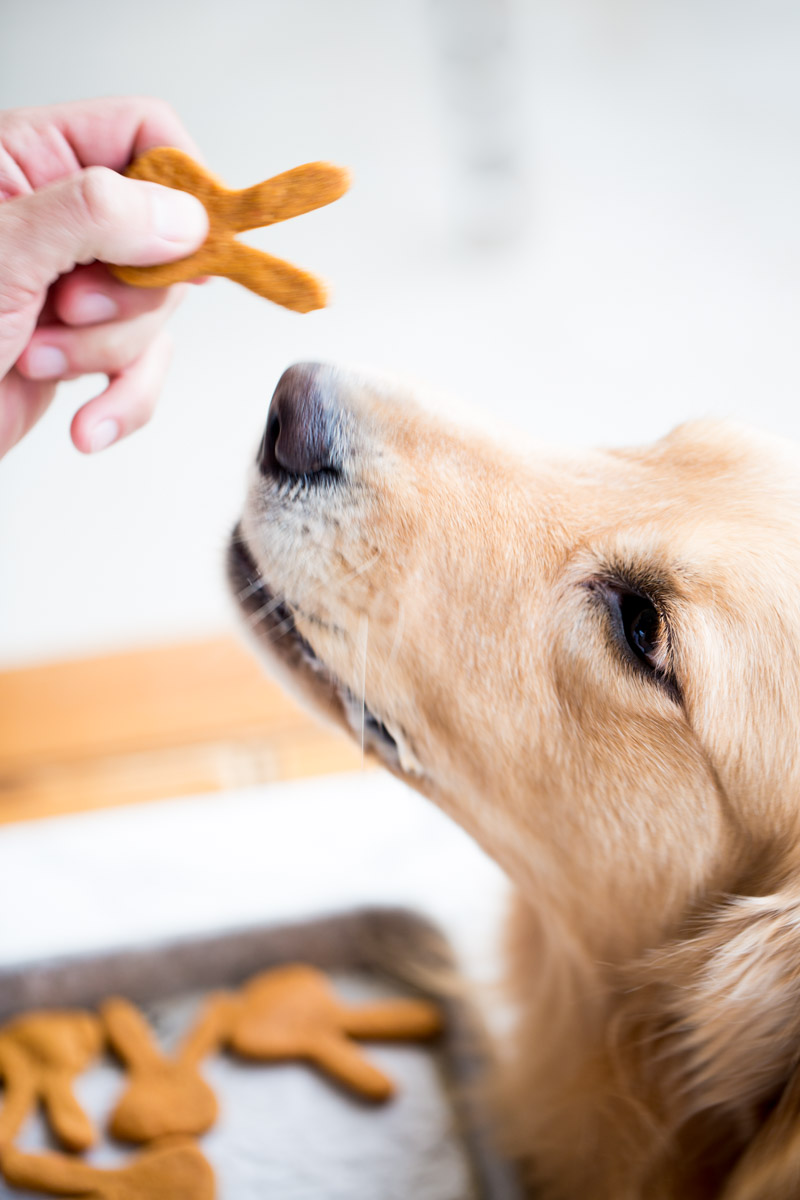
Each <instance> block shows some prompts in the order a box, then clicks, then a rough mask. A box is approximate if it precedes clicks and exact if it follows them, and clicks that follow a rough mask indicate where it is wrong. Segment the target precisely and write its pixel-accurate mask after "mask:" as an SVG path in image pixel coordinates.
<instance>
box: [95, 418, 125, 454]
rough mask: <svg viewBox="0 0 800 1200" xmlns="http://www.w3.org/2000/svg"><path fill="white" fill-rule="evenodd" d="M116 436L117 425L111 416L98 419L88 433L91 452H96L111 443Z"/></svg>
mask: <svg viewBox="0 0 800 1200" xmlns="http://www.w3.org/2000/svg"><path fill="white" fill-rule="evenodd" d="M118 437H119V425H118V424H117V422H116V421H114V420H112V418H111V417H106V419H105V420H104V421H98V422H97V424H96V425H95V427H94V429H93V430H92V432H91V433H90V434H89V449H90V451H91V452H92V454H96V453H97V451H98V450H105V449H106V447H107V446H111V445H113V443H114V442H115V441H116V440H117V438H118Z"/></svg>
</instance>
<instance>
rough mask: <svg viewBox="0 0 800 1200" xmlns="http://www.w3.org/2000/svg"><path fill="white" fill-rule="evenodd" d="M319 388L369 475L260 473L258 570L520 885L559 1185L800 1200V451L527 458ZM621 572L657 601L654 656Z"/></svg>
mask: <svg viewBox="0 0 800 1200" xmlns="http://www.w3.org/2000/svg"><path fill="white" fill-rule="evenodd" d="M316 380H317V385H318V386H320V387H322V388H323V389H324V390H326V391H327V393H328V394H329V395H333V396H335V407H336V412H337V418H336V419H337V436H338V437H339V438H340V441H341V445H342V447H344V451H343V452H344V461H345V462H346V469H344V470H343V472H342V475H341V478H339V479H338V480H337V481H336V482H335V483H334V484H332V485H331V484H326V485H325V486H315V485H314V484H313V482H312V483H309V482H308V481H307V480H305V481H300V482H299V483H298V484H296V485H289V484H287V483H286V482H283V483H281V482H276V481H275V480H273V479H265V478H264V477H262V476H261V475H260V474H259V473H258V472H257V471H254V472H253V474H252V478H251V482H250V487H249V492H248V498H247V502H246V506H245V510H244V515H243V518H242V521H241V524H240V526H239V527H238V531H237V534H236V537H235V541H234V550H233V551H232V554H233V555H234V557H235V554H236V547H239V548H240V550H241V553H242V554H244V556H245V558H244V567H243V566H242V563H241V562H240V563H239V566H238V568H235V567H232V569H231V578H232V581H233V586H234V588H235V589H236V590H237V592H238V594H239V596H240V602H241V604H242V607H243V608H244V610H245V612H246V614H247V616H248V620H249V622H250V624H251V626H252V627H253V628H254V631H255V632H256V634H257V635H258V636H259V640H260V642H261V643H262V644H263V646H264V648H265V649H266V650H267V652H268V657H269V659H270V660H271V662H272V665H273V667H274V668H275V669H277V670H278V671H279V672H282V673H283V674H284V676H285V677H286V678H287V679H288V680H289V682H290V683H292V684H293V685H294V686H295V687H296V688H298V689H299V690H300V691H301V692H302V693H303V694H304V695H305V697H306V699H307V700H309V701H310V702H311V703H312V704H313V705H314V706H315V707H316V708H317V709H318V710H319V711H320V712H321V713H322V714H323V715H325V716H328V717H332V718H333V719H334V720H337V721H339V722H340V723H342V724H344V725H345V726H346V727H348V728H352V729H353V730H354V732H355V735H356V737H360V736H362V726H361V722H360V720H359V717H360V715H361V714H360V706H361V703H362V701H363V703H364V706H365V714H366V715H365V716H364V718H363V719H364V725H363V736H365V738H366V741H367V744H368V745H369V744H370V743H371V742H372V743H374V744H375V748H376V749H377V751H378V753H380V754H381V755H382V757H383V758H384V761H386V763H387V765H388V766H389V767H390V769H392V770H394V771H395V772H396V773H398V774H400V775H401V776H402V777H403V778H405V779H407V780H408V781H409V782H410V783H412V784H413V786H415V787H417V788H418V789H419V790H420V791H422V792H423V793H424V794H425V795H426V796H428V797H430V799H431V800H433V801H434V802H435V803H436V804H438V805H440V806H441V807H442V808H443V809H444V810H445V811H446V812H448V813H449V814H451V816H452V817H454V818H455V820H457V821H458V822H459V823H460V824H461V825H463V826H464V827H465V828H466V829H467V830H468V831H469V832H470V833H471V834H472V835H473V836H474V837H475V838H476V839H477V840H478V841H479V842H480V843H481V845H482V846H483V847H484V848H485V849H486V850H487V851H488V853H489V854H491V855H492V856H493V857H494V858H495V859H496V860H497V862H499V863H500V864H501V866H502V867H503V868H504V869H505V871H506V872H507V873H508V875H509V876H510V878H511V879H512V881H513V882H514V884H515V885H516V889H515V890H516V897H517V898H516V904H515V911H514V914H513V917H512V919H511V922H510V925H509V931H508V953H509V963H510V975H511V982H512V987H513V994H514V997H515V1003H516V1012H517V1021H516V1028H515V1031H514V1034H513V1037H512V1038H511V1039H510V1040H509V1042H508V1044H507V1045H506V1046H504V1047H502V1048H501V1053H500V1066H499V1072H498V1081H497V1088H496V1090H497V1096H498V1105H499V1106H500V1107H499V1112H500V1113H501V1114H502V1115H501V1119H500V1120H499V1122H498V1125H499V1128H500V1130H501V1131H502V1134H503V1137H504V1139H505V1141H506V1144H507V1145H508V1147H509V1148H510V1150H511V1151H512V1152H513V1153H514V1154H515V1155H517V1156H518V1157H519V1158H520V1159H521V1160H522V1161H523V1162H524V1164H525V1169H526V1172H527V1176H528V1178H529V1179H530V1181H531V1183H532V1185H534V1184H535V1185H536V1188H537V1190H536V1192H535V1194H536V1195H537V1196H540V1197H542V1198H545V1200H585V1198H586V1197H592V1198H593V1200H640V1198H642V1200H644V1198H647V1200H695V1198H697V1200H700V1198H706V1197H720V1198H721V1200H756V1198H764V1200H767V1198H769V1200H788V1198H789V1197H795V1196H797V1195H798V1194H800V1066H798V1064H799V1063H800V754H798V752H797V748H796V731H797V728H798V725H799V724H800V672H798V664H799V663H800V455H798V452H797V451H796V450H795V449H794V447H792V446H790V445H788V444H786V443H784V442H781V441H780V440H778V439H775V438H771V437H768V436H765V435H762V434H757V433H755V432H753V431H751V430H746V429H742V428H739V427H735V426H731V425H727V424H723V423H714V422H698V423H692V424H689V425H684V426H682V427H680V428H679V429H677V430H676V431H675V432H673V433H671V434H670V435H669V436H667V437H665V438H664V439H663V440H661V441H659V442H657V443H656V444H655V445H653V446H648V447H645V448H640V449H632V450H623V451H594V452H581V453H564V452H555V451H553V450H552V449H549V448H542V447H535V446H532V447H525V448H519V447H518V446H517V448H509V445H508V441H507V440H506V443H505V444H503V442H502V441H497V440H495V439H492V438H491V437H490V436H489V435H488V434H487V433H486V432H484V431H479V430H477V429H476V428H474V427H472V426H464V425H463V424H461V423H459V422H457V421H455V420H453V419H451V418H450V417H449V416H448V415H446V414H443V413H441V412H439V411H434V410H433V409H432V408H431V407H429V406H428V404H427V403H421V402H420V401H419V400H418V398H417V397H415V396H413V395H411V394H410V393H409V392H405V391H404V390H403V389H401V388H399V387H398V386H396V385H393V384H389V383H386V382H383V381H374V380H370V379H367V378H365V377H361V376H358V375H355V374H349V373H345V372H338V371H334V370H333V369H329V368H324V369H320V370H319V371H318V372H317V375H316ZM248 562H249V563H250V569H249V570H246V569H245V568H246V567H247V563H248ZM607 581H611V582H610V583H607ZM245 584H246V586H245ZM606 586H608V587H611V588H612V589H618V588H630V589H632V590H633V591H635V592H638V593H641V594H642V595H646V596H647V597H651V598H652V597H655V601H654V603H655V605H656V607H657V609H658V612H659V615H660V616H663V618H664V628H663V629H662V630H661V631H660V634H659V638H660V640H659V649H658V656H659V657H658V662H657V664H656V668H655V670H654V671H652V672H651V671H649V669H648V670H643V669H642V668H641V664H639V663H636V662H634V661H633V660H632V658H631V657H630V655H626V653H625V649H624V646H623V647H621V646H620V644H619V636H618V633H617V634H615V632H614V629H613V628H612V627H611V624H610V617H609V612H608V608H607V605H606V603H605V601H604V599H603V595H602V592H603V588H605V587H606ZM279 600H280V601H282V607H280V608H278V609H276V604H277V603H278V601H279ZM270 606H271V607H270ZM276 614H277V615H276ZM278 618H280V619H278ZM298 635H299V636H298ZM301 639H302V640H301ZM312 652H313V655H312ZM670 681H671V682H670ZM443 886H446V880H443Z"/></svg>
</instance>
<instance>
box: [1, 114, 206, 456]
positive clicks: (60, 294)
mask: <svg viewBox="0 0 800 1200" xmlns="http://www.w3.org/2000/svg"><path fill="white" fill-rule="evenodd" d="M164 145H169V146H177V147H179V148H180V149H182V150H185V151H186V152H187V153H189V154H191V155H193V156H194V157H197V150H196V147H195V146H194V144H193V143H192V141H191V139H190V138H189V135H188V134H187V133H186V131H185V130H184V128H183V126H182V125H181V123H180V121H179V119H178V117H177V116H176V115H175V114H174V113H173V111H172V109H171V108H169V106H168V105H166V104H164V103H162V102H161V101H159V100H152V99H140V98H114V99H104V100H87V101H79V102H76V103H72V104H60V105H55V106H53V107H51V108H28V109H16V110H11V111H9V112H4V113H0V456H2V455H3V454H5V453H6V451H7V450H9V449H10V448H11V447H12V446H14V445H15V444H16V443H17V442H18V441H19V440H20V438H22V437H23V436H24V435H25V434H26V433H27V432H28V430H29V429H30V428H31V427H32V426H33V425H34V424H35V423H36V421H38V420H39V418H40V417H41V416H42V414H43V413H44V412H45V410H46V409H47V407H48V405H49V404H50V401H51V400H52V398H53V396H54V394H55V390H56V386H57V384H58V382H59V381H60V380H65V379H76V378H78V377H79V376H81V375H88V374H92V373H94V372H99V373H102V374H105V375H107V376H108V379H109V383H108V387H107V388H106V390H105V391H104V392H102V394H101V395H99V396H96V397H94V399H92V400H90V401H88V403H86V404H84V405H83V407H82V408H80V409H79V410H78V412H77V413H76V414H75V417H74V418H73V421H72V426H71V431H70V432H71V436H72V440H73V442H74V444H75V446H76V447H77V448H78V449H79V450H81V451H83V452H84V453H92V452H94V451H97V450H102V449H105V447H106V446H109V445H111V444H112V443H113V442H115V441H117V440H118V439H119V438H121V437H125V436H126V435H127V434H129V433H132V432H133V431H134V430H135V429H138V428H140V426H142V425H144V424H145V423H146V422H147V421H148V420H149V418H150V415H151V413H152V411H153V407H154V405H155V401H156V399H157V397H158V393H159V390H160V387H161V384H162V382H163V378H164V375H165V373H166V369H167V365H168V360H169V350H170V345H169V339H168V335H167V334H166V333H165V332H164V324H165V322H166V320H167V318H168V317H169V315H170V313H171V312H172V311H173V310H174V309H175V307H176V306H177V304H178V303H179V302H180V299H181V297H182V295H183V293H184V292H185V290H186V289H185V285H182V286H175V287H170V288H153V289H144V288H142V289H139V288H133V287H129V286H127V285H126V284H123V283H119V282H117V281H116V280H115V279H113V278H112V276H111V275H110V273H109V272H108V271H107V270H106V268H105V267H104V266H103V265H102V262H98V261H95V260H98V259H99V260H102V261H105V262H119V263H126V264H130V265H133V266H149V265H151V264H153V263H162V262H170V261H172V260H173V259H176V258H183V257H184V256H185V255H187V254H190V253H192V251H194V250H196V249H197V247H198V246H199V245H201V243H202V242H203V240H204V239H205V236H206V233H207V231H208V218H207V215H206V212H205V209H204V208H203V206H202V204H200V202H199V201H198V200H196V199H195V198H194V197H193V196H190V195H188V194H187V193H185V192H179V191H175V190H173V189H170V188H164V187H160V186H159V185H158V184H154V183H145V182H143V181H140V180H133V179H126V178H124V177H123V176H122V175H119V174H116V172H118V171H122V170H124V168H125V167H126V166H127V165H128V163H129V162H130V160H131V159H132V158H134V157H135V156H136V155H138V154H141V153H143V152H144V151H145V150H148V149H150V148H151V147H153V146H164Z"/></svg>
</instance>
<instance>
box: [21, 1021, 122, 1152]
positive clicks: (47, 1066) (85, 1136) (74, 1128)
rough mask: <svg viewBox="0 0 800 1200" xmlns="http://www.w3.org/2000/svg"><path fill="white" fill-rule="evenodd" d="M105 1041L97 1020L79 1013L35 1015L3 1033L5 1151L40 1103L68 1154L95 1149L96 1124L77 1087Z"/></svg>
mask: <svg viewBox="0 0 800 1200" xmlns="http://www.w3.org/2000/svg"><path fill="white" fill-rule="evenodd" d="M102 1040H103V1035H102V1030H101V1026H100V1022H99V1021H98V1019H97V1017H95V1016H93V1015H92V1014H91V1013H88V1012H80V1011H78V1010H74V1011H70V1010H64V1011H53V1012H38V1013H31V1014H29V1015H26V1016H23V1017H17V1018H16V1019H15V1020H13V1021H11V1022H9V1024H8V1025H4V1026H3V1027H2V1029H0V1076H2V1079H3V1083H4V1094H3V1105H2V1108H0V1149H2V1148H3V1147H5V1146H7V1145H9V1144H10V1143H11V1142H12V1141H13V1139H14V1138H15V1137H16V1135H17V1133H18V1132H19V1129H20V1128H21V1126H22V1124H23V1122H24V1121H25V1119H26V1117H27V1116H28V1114H29V1113H30V1112H31V1110H32V1109H33V1107H34V1106H35V1104H36V1101H37V1100H39V1101H40V1102H41V1104H42V1105H43V1107H44V1109H45V1112H46V1114H47V1117H48V1119H49V1121H50V1125H51V1126H52V1128H53V1131H54V1132H55V1134H56V1135H57V1136H58V1138H59V1139H60V1141H61V1142H63V1144H64V1145H65V1146H66V1147H67V1148H68V1149H70V1150H85V1149H87V1148H88V1147H89V1146H91V1145H92V1144H93V1142H94V1140H95V1133H94V1129H93V1127H92V1123H91V1121H90V1120H89V1118H88V1117H87V1115H86V1113H85V1112H84V1111H83V1109H82V1108H81V1106H80V1105H79V1104H78V1101H77V1100H76V1099H75V1096H74V1094H73V1091H72V1083H73V1080H74V1078H75V1076H76V1075H79V1074H80V1072H81V1071H83V1070H84V1069H85V1068H86V1067H87V1066H88V1064H89V1063H90V1062H91V1060H92V1059H93V1058H94V1057H95V1056H96V1055H97V1054H98V1053H99V1052H100V1047H101V1045H102Z"/></svg>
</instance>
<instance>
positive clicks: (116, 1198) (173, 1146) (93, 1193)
mask: <svg viewBox="0 0 800 1200" xmlns="http://www.w3.org/2000/svg"><path fill="white" fill-rule="evenodd" d="M2 1168H3V1174H4V1175H5V1177H6V1179H7V1180H8V1182H9V1183H10V1184H11V1185H12V1186H13V1187H19V1188H28V1189H30V1190H31V1191H37V1192H47V1193H49V1194H51V1195H54V1196H74V1197H76V1200H214V1196H215V1194H216V1185H215V1182H214V1172H213V1171H212V1169H211V1167H210V1166H209V1164H208V1162H207V1160H206V1159H205V1158H204V1157H203V1155H202V1154H201V1153H200V1151H199V1150H198V1148H197V1146H195V1145H193V1144H192V1143H191V1142H172V1143H168V1144H166V1145H161V1146H156V1147H154V1148H153V1149H151V1150H145V1151H143V1153H142V1154H140V1156H139V1157H138V1158H137V1159H136V1160H135V1161H134V1162H132V1163H129V1164H128V1165H127V1166H125V1167H117V1168H114V1169H111V1170H108V1169H105V1170H104V1169H102V1168H100V1167H90V1166H89V1164H88V1163H85V1162H81V1161H80V1160H79V1159H74V1158H67V1157H66V1156H65V1155H63V1154H23V1153H22V1152H21V1151H19V1150H16V1149H13V1148H10V1149H7V1150H5V1151H4V1152H3V1155H2Z"/></svg>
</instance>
